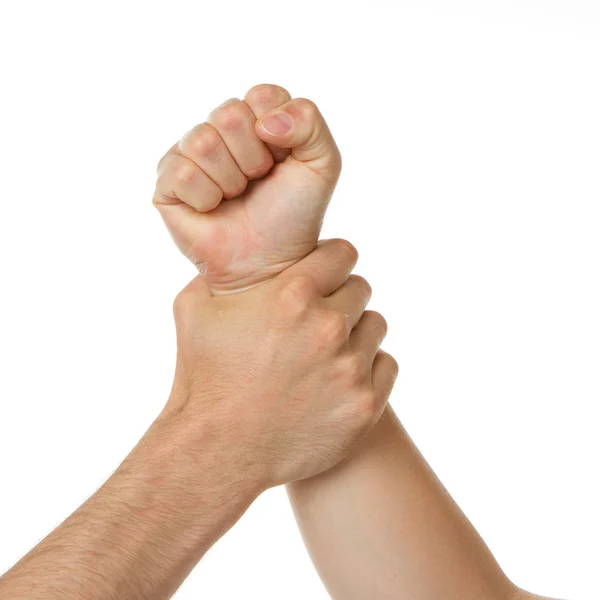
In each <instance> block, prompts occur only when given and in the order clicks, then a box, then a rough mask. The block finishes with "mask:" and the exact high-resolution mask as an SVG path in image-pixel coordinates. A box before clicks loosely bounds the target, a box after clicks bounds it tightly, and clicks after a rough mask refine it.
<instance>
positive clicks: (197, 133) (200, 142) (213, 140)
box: [179, 123, 221, 156]
mask: <svg viewBox="0 0 600 600" xmlns="http://www.w3.org/2000/svg"><path fill="white" fill-rule="evenodd" d="M220 144H221V136H220V135H219V133H218V131H216V130H215V129H214V128H213V127H211V126H210V125H208V124H205V123H203V124H202V125H199V126H198V127H197V128H195V129H193V130H192V132H191V133H189V134H188V135H186V136H184V138H183V139H182V141H181V143H180V146H179V147H180V148H181V151H182V152H183V153H184V154H188V153H192V154H193V155H194V156H210V155H211V154H213V152H214V151H215V150H216V149H217V148H218V147H219V145H220Z"/></svg>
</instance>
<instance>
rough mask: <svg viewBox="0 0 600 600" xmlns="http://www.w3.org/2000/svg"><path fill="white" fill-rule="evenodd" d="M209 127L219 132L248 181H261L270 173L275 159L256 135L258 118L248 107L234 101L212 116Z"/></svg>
mask: <svg viewBox="0 0 600 600" xmlns="http://www.w3.org/2000/svg"><path fill="white" fill-rule="evenodd" d="M208 123H209V124H210V125H212V126H213V127H214V128H215V129H216V130H217V131H218V132H219V134H220V135H221V138H223V141H224V142H225V144H226V145H227V148H228V149H229V152H230V153H231V156H233V158H234V160H235V162H236V163H237V165H238V167H239V168H240V170H241V171H242V173H244V175H246V177H248V179H258V178H259V177H263V176H264V175H266V174H267V173H268V172H269V171H270V169H271V167H272V166H273V156H272V155H271V153H270V152H269V150H268V149H267V147H266V145H265V144H264V143H263V142H262V141H261V140H260V139H259V137H258V136H257V135H256V131H255V123H256V117H255V116H254V114H253V112H252V111H251V110H250V108H249V107H248V105H247V104H245V103H244V102H242V101H241V100H238V99H237V98H232V99H231V100H228V101H227V102H225V104H222V105H221V106H219V107H218V108H216V109H215V110H214V111H213V112H212V113H210V116H209V117H208Z"/></svg>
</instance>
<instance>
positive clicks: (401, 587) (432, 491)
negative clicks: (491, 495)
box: [287, 406, 547, 600]
mask: <svg viewBox="0 0 600 600" xmlns="http://www.w3.org/2000/svg"><path fill="white" fill-rule="evenodd" d="M287 490H288V494H289V497H290V500H291V503H292V506H293V508H294V513H295V515H296V519H297V521H298V524H299V526H300V530H301V532H302V535H303V537H304V541H305V543H306V546H307V548H308V550H309V552H310V555H311V558H312V560H313V563H314V565H315V567H316V568H317V570H318V572H319V575H320V576H321V579H322V581H323V583H324V584H325V586H326V587H327V590H328V591H329V593H330V595H331V597H332V598H333V599H334V600H370V599H372V598H377V600H398V598H410V599H411V600H526V599H529V600H533V599H534V598H539V597H538V596H533V595H531V594H528V593H526V592H524V591H523V590H520V589H518V588H517V587H516V586H514V585H513V584H512V583H511V582H510V581H509V580H508V579H507V577H506V576H505V575H504V573H503V572H502V570H501V569H500V567H499V566H498V563H497V562H496V560H495V559H494V557H493V556H492V554H491V553H490V551H489V550H488V548H487V546H486V545H485V543H484V542H483V540H482V539H481V537H480V536H479V534H478V533H477V532H476V531H475V529H474V528H473V526H472V525H471V523H470V522H469V520H468V519H467V518H466V517H465V515H464V514H463V513H462V511H461V510H460V508H459V507H458V506H457V505H456V503H455V502H454V501H453V499H452V497H451V496H450V495H449V494H448V492H447V491H446V490H445V488H444V486H443V485H442V484H441V483H440V481H439V479H438V478H437V477H436V476H435V474H434V473H433V471H432V470H431V468H430V467H429V465H428V464H427V462H426V461H425V459H424V458H423V456H422V455H421V454H420V452H419V450H418V449H417V448H416V446H415V445H414V444H413V442H412V440H411V439H410V437H409V435H408V434H407V432H406V431H405V429H404V428H403V426H402V425H401V423H400V421H399V420H398V418H397V417H396V415H395V414H394V411H393V410H392V408H391V407H390V406H388V407H387V408H386V410H385V412H384V414H383V417H382V419H381V420H380V421H379V423H378V424H377V425H376V426H375V427H374V428H373V430H371V432H370V433H369V435H368V436H367V437H366V438H365V439H364V440H362V441H361V442H359V443H358V444H357V445H356V447H355V448H354V450H353V452H352V454H351V455H350V456H349V457H348V458H347V459H346V460H344V461H343V462H341V463H340V464H338V465H337V466H336V467H334V468H333V469H331V470H330V471H327V472H326V473H322V474H321V475H318V476H316V477H312V478H310V479H306V480H304V481H297V482H295V483H292V484H289V485H288V486H287ZM540 600H543V599H541V598H540ZM546 600H547V599H546Z"/></svg>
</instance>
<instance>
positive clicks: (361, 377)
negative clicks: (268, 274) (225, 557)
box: [164, 240, 397, 490]
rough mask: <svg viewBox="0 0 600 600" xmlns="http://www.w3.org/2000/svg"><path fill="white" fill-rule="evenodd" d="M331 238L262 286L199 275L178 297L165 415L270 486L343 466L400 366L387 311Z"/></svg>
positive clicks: (230, 468)
mask: <svg viewBox="0 0 600 600" xmlns="http://www.w3.org/2000/svg"><path fill="white" fill-rule="evenodd" d="M356 258H357V255H356V251H355V250H354V248H353V247H352V246H351V245H350V244H348V243H347V242H342V241H340V240H331V241H328V242H324V243H321V244H319V246H318V248H317V249H316V250H315V251H314V252H312V253H311V254H309V256H308V257H306V258H304V259H303V260H302V261H300V262H299V263H298V264H296V265H294V266H292V267H290V268H289V269H287V270H286V272H285V273H283V274H281V275H279V276H277V277H275V278H274V279H273V280H272V281H269V282H266V283H265V284H264V285H261V286H258V287H255V288H253V289H250V290H246V291H244V292H241V293H238V294H234V295H221V296H214V295H212V293H211V292H210V290H209V288H208V286H207V283H206V281H205V280H204V278H202V277H200V276H198V277H196V278H195V279H194V280H193V281H192V282H191V284H190V285H188V287H187V288H185V289H184V290H183V292H181V293H180V294H179V296H178V298H177V300H176V302H175V317H176V326H177V339H178V356H177V368H176V373H175V382H174V386H173V392H172V394H171V397H170V399H169V401H168V403H167V405H166V407H165V410H164V415H165V416H166V418H167V419H171V418H172V419H174V420H175V421H176V422H177V423H179V425H178V427H177V430H178V431H179V433H178V436H177V437H178V439H179V440H181V442H180V443H181V444H182V445H186V444H187V446H186V447H187V448H188V450H189V449H190V448H191V449H193V448H196V449H201V450H200V451H201V452H203V454H204V455H206V454H207V453H209V451H210V453H209V454H208V455H209V456H210V457H211V460H212V461H213V462H214V464H215V465H216V467H215V469H216V470H218V471H219V472H221V473H229V474H232V473H233V474H235V476H236V477H237V478H239V479H240V480H244V479H247V480H248V481H254V482H258V485H259V487H260V488H261V490H262V489H266V488H268V487H271V486H275V485H278V484H283V483H288V482H290V481H294V480H297V479H303V478H306V477H309V476H311V475H315V474H317V473H320V472H322V471H325V470H327V469H329V468H330V467H333V466H334V465H335V464H337V463H338V462H339V461H340V460H342V459H343V458H344V457H345V455H346V454H347V453H348V452H349V450H350V448H351V447H352V445H353V444H354V442H355V441H356V440H357V439H358V438H360V437H362V436H364V435H365V434H366V433H367V432H368V431H369V430H370V429H371V427H372V426H373V425H374V424H375V423H376V422H377V421H378V419H379V417H380V415H381V412H382V411H383V408H384V406H385V403H386V401H387V399H388V396H389V394H390V391H391V389H392V386H393V382H394V379H395V377H396V372H397V366H396V362H395V361H394V359H393V358H392V357H391V356H389V355H388V354H386V353H385V352H382V351H380V350H379V346H380V344H381V341H382V340H383V338H384V336H385V333H386V324H385V321H384V319H383V317H382V316H381V315H379V314H378V313H375V312H371V311H367V312H364V309H365V306H366V305H367V303H368V301H369V298H370V294H371V290H370V286H369V285H368V283H367V282H366V281H365V280H364V279H362V278H361V277H357V276H354V275H351V276H350V277H349V273H350V272H351V271H352V268H353V267H354V264H355V263H356Z"/></svg>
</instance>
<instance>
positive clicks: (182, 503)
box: [0, 418, 256, 600]
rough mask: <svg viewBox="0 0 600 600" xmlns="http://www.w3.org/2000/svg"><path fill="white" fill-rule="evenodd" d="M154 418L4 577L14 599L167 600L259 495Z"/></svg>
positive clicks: (0, 587)
mask: <svg viewBox="0 0 600 600" xmlns="http://www.w3.org/2000/svg"><path fill="white" fill-rule="evenodd" d="M185 438H186V433H185V431H183V432H182V428H181V427H180V424H179V423H175V422H174V420H173V419H171V418H168V419H159V420H157V422H155V423H154V424H153V426H152V427H151V428H150V430H149V431H148V433H147V434H146V435H145V436H144V438H143V439H142V440H141V442H140V443H139V444H138V445H137V447H136V448H135V449H134V450H133V451H132V452H131V454H130V455H129V456H128V457H127V459H126V460H125V461H124V462H123V463H122V465H121V466H120V467H119V469H117V471H116V472H115V473H114V474H113V476H112V477H111V478H110V479H109V480H108V481H107V482H106V483H105V484H104V485H103V486H102V487H101V488H100V489H99V490H98V491H97V492H96V493H95V494H94V495H93V496H92V497H91V498H90V499H89V500H87V501H86V502H85V503H84V504H83V505H82V506H81V507H80V508H79V509H78V510H77V511H75V512H74V513H73V514H72V515H71V516H70V517H69V518H68V519H66V520H65V521H64V522H63V523H62V524H61V525H60V526H59V527H58V528H57V529H56V530H55V531H53V532H52V533H51V534H50V535H48V536H47V537H46V538H45V539H44V540H43V541H42V542H41V543H40V544H39V545H38V546H37V547H35V548H34V549H33V550H32V551H31V552H30V553H29V554H27V555H26V556H25V557H24V558H23V559H21V561H19V562H18V563H17V564H16V565H15V566H14V567H13V568H12V569H11V570H10V571H8V573H6V574H5V575H4V577H2V578H1V579H0V597H2V598H5V597H6V598H11V599H12V600H21V599H22V600H25V599H26V600H30V599H31V600H33V599H36V600H37V599H42V598H43V599H44V600H54V599H57V600H58V599H59V598H60V599H62V598H67V597H68V598H70V599H72V600H96V599H98V600H100V599H102V600H107V599H112V598H114V599H119V600H137V599H140V600H141V599H143V600H158V599H164V598H169V597H170V596H171V595H172V594H173V593H174V592H175V590H176V589H177V588H178V587H179V585H180V584H181V583H182V581H183V580H184V579H185V577H186V576H187V575H188V574H189V572H190V570H191V569H192V568H193V567H194V565H195V564H196V563H197V562H198V560H200V558H201V557H202V556H203V554H204V553H205V552H206V551H207V550H208V548H210V546H211V545H212V544H213V543H214V542H215V541H216V540H217V539H218V538H219V537H220V536H221V535H223V533H225V532H226V531H227V530H228V529H229V528H230V527H231V526H232V525H233V524H234V523H235V521H236V520H237V519H238V518H239V517H240V516H241V515H242V514H243V512H244V511H245V509H246V508H247V507H248V506H249V504H250V503H251V502H252V500H253V499H254V497H255V495H256V493H255V492H254V490H253V488H252V484H251V483H250V482H247V481H243V480H241V479H240V478H239V477H237V476H236V475H235V474H232V472H231V471H228V470H227V468H226V466H225V465H223V464H220V463H221V461H220V460H219V457H211V454H210V451H209V450H208V447H207V449H206V451H205V452H203V453H193V452H188V451H187V446H186V444H187V441H188V440H186V439H185Z"/></svg>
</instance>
